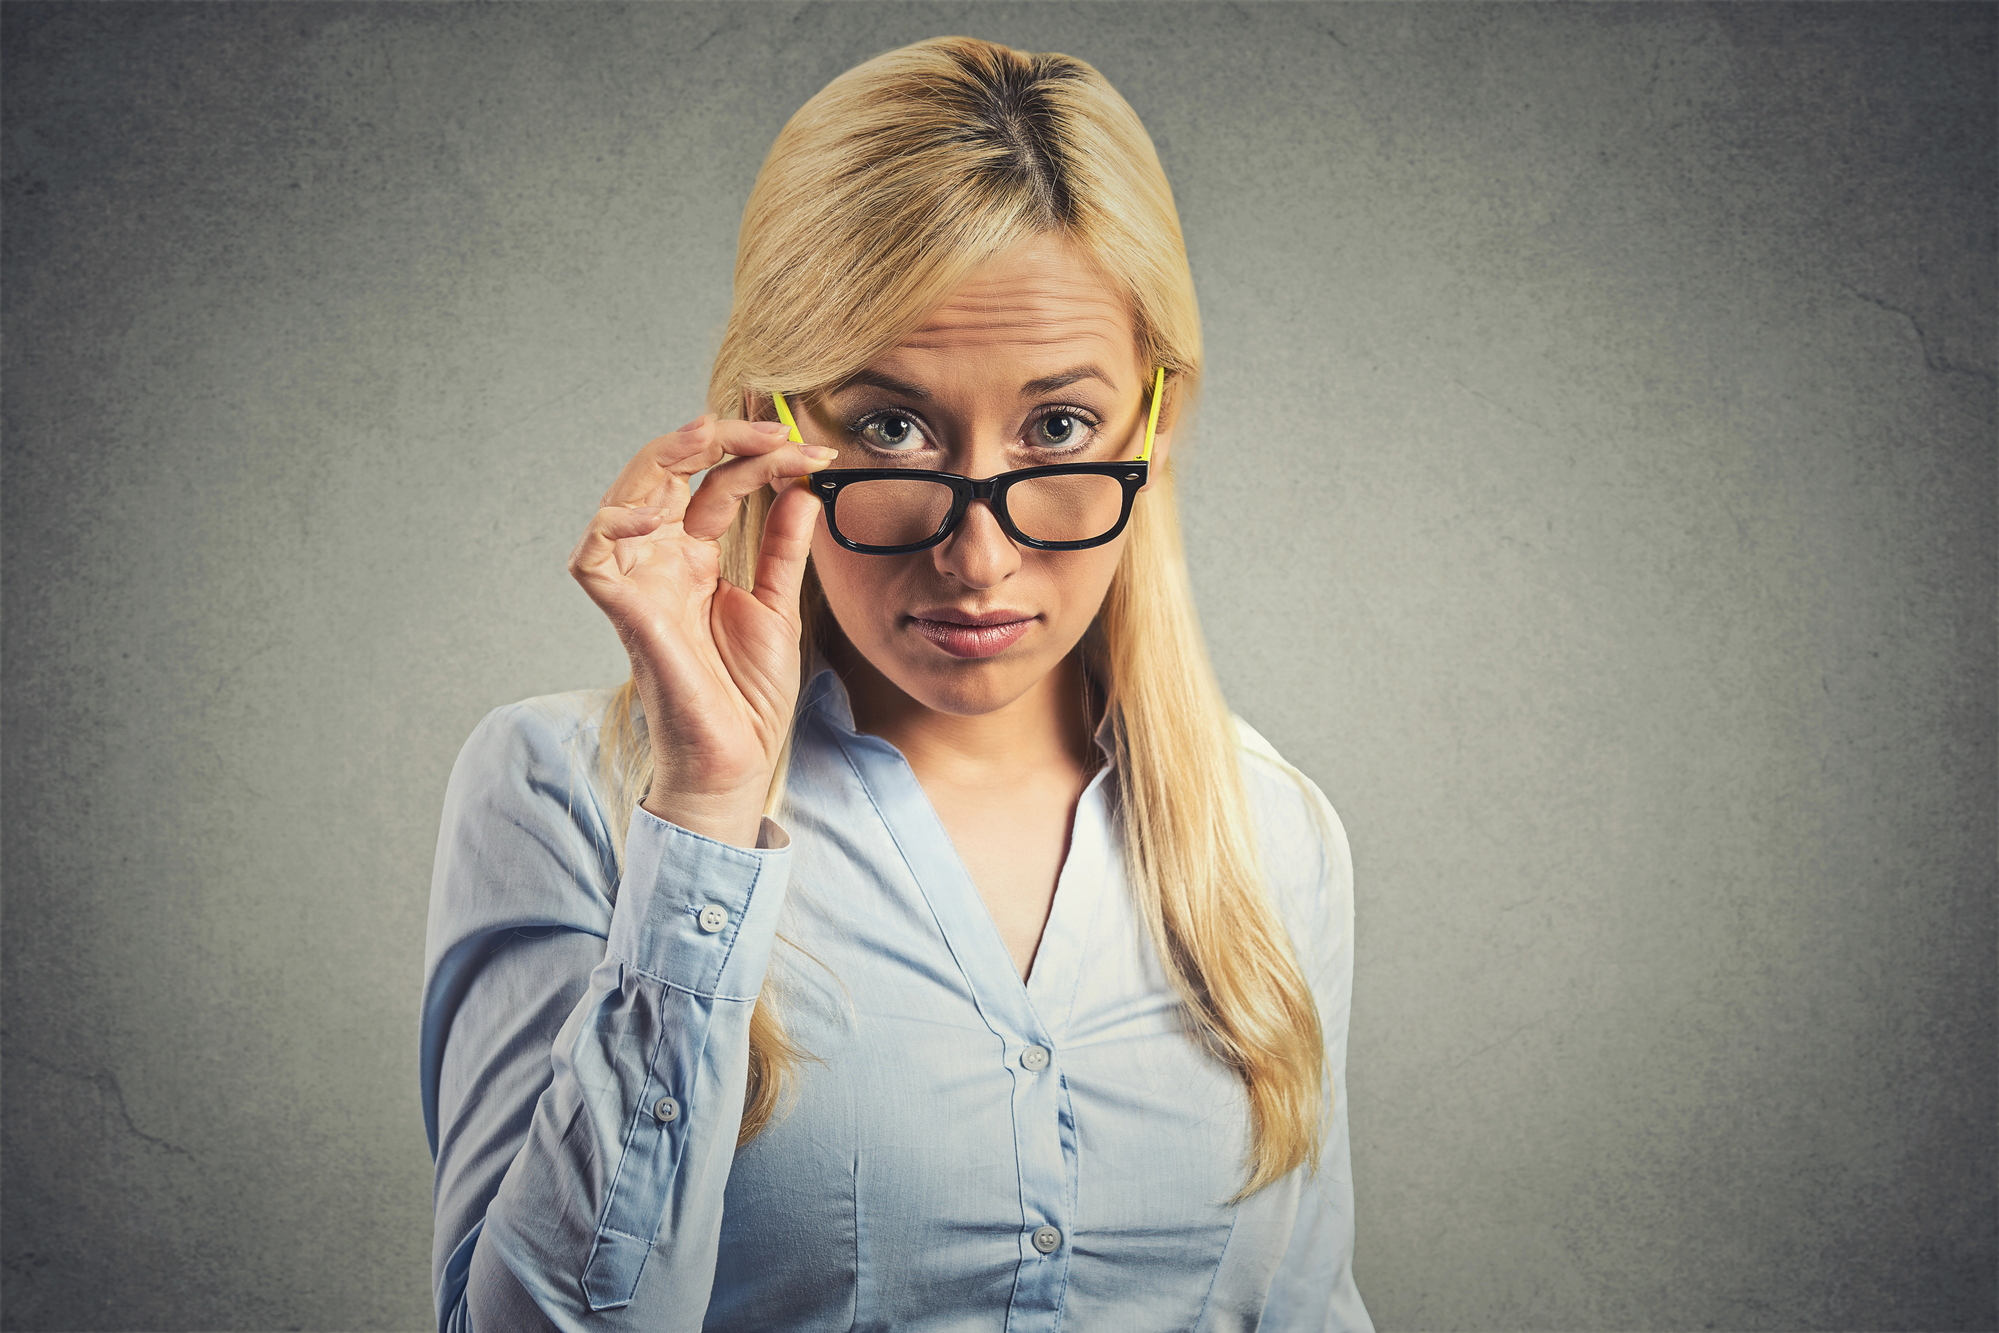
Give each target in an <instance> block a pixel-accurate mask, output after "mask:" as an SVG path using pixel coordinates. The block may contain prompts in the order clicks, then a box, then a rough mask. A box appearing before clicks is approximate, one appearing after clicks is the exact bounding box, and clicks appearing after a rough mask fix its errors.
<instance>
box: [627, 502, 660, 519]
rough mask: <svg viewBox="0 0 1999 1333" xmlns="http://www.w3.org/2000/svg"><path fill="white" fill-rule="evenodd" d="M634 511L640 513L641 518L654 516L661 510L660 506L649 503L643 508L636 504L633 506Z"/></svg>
mask: <svg viewBox="0 0 1999 1333" xmlns="http://www.w3.org/2000/svg"><path fill="white" fill-rule="evenodd" d="M632 512H633V513H634V514H636V515H638V516H639V517H640V518H652V517H654V516H655V515H657V514H658V513H659V512H660V506H658V505H648V506H646V507H644V508H641V507H639V506H637V505H634V506H632Z"/></svg>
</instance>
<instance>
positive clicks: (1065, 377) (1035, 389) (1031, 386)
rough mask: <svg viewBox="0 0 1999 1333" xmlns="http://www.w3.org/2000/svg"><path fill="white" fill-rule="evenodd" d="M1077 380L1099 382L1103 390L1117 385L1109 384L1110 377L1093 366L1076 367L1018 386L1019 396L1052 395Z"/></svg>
mask: <svg viewBox="0 0 1999 1333" xmlns="http://www.w3.org/2000/svg"><path fill="white" fill-rule="evenodd" d="M1078 380H1101V381H1103V384H1104V387H1105V388H1108V389H1115V388H1117V385H1115V384H1113V383H1111V378H1110V376H1108V375H1106V374H1104V372H1103V371H1101V370H1098V369H1097V368H1096V367H1095V366H1077V367H1076V368H1075V369H1074V370H1064V371H1062V372H1060V373H1058V374H1054V375H1044V376H1042V377H1041V378H1040V379H1038V380H1029V381H1028V382H1027V383H1025V384H1023V385H1021V386H1020V396H1021V397H1022V398H1033V397H1036V396H1037V395H1040V394H1044V393H1054V392H1055V391H1056V390H1057V389H1066V388H1068V387H1069V386H1070V385H1071V384H1074V383H1076V382H1077V381H1078Z"/></svg>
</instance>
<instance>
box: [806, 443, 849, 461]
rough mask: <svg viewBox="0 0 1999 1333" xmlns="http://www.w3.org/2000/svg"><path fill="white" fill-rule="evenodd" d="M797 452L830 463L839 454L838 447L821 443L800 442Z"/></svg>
mask: <svg viewBox="0 0 1999 1333" xmlns="http://www.w3.org/2000/svg"><path fill="white" fill-rule="evenodd" d="M798 452H799V453H801V454H804V455H805V456H806V457H807V458H816V459H818V460H819V461H820V462H822V463H830V462H832V461H833V460H834V459H836V458H838V457H839V456H840V451H839V450H838V449H834V448H830V447H828V446H826V445H823V444H801V445H799V446H798Z"/></svg>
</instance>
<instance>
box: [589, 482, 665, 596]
mask: <svg viewBox="0 0 1999 1333" xmlns="http://www.w3.org/2000/svg"><path fill="white" fill-rule="evenodd" d="M665 521H666V513H665V511H664V510H662V509H660V508H658V507H657V506H643V507H636V508H634V507H630V506H626V505H606V506H605V507H604V508H602V509H599V510H598V511H597V512H596V514H595V515H593V516H592V517H591V519H590V524H589V526H588V527H586V528H584V529H583V536H582V537H581V538H580V539H579V540H578V541H577V543H576V549H575V550H573V551H571V552H570V553H569V574H570V577H572V578H574V579H575V580H576V581H577V582H578V583H580V584H582V585H583V590H584V591H585V592H587V593H589V594H590V598H591V600H592V601H595V602H597V603H598V604H599V605H602V604H603V598H602V597H600V596H598V593H599V592H600V591H603V590H605V584H606V583H607V582H608V581H610V580H613V579H615V578H616V577H617V576H619V575H621V574H624V573H626V572H627V571H626V569H625V568H624V567H623V566H621V565H620V564H619V562H618V543H619V542H621V541H624V540H626V539H628V538H631V537H643V536H645V535H646V534H647V533H650V532H653V531H655V530H657V529H658V527H659V525H660V524H661V523H663V522H665Z"/></svg>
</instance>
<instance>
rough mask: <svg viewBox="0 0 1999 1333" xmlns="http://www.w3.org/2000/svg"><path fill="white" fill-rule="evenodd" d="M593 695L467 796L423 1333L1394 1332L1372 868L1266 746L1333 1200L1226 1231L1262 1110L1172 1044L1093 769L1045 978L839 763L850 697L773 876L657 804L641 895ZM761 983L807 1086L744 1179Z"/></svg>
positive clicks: (823, 731)
mask: <svg viewBox="0 0 1999 1333" xmlns="http://www.w3.org/2000/svg"><path fill="white" fill-rule="evenodd" d="M608 698H609V696H608V694H607V693H606V692H604V691H584V692H579V693H575V694H563V695H552V696H549V697H546V698H541V699H530V700H528V701H526V702H524V703H519V704H514V705H512V706H510V707H506V708H501V709H497V710H496V711H494V712H493V713H491V714H490V715H488V716H487V717H486V719H485V720H484V721H483V722H481V723H480V724H479V726H478V728H477V730H475V731H474V732H473V734H472V737H471V739H470V740H468V741H467V742H466V744H465V749H464V751H463V753H462V754H460V756H459V758H458V763H457V765H456V767H455V768H454V769H453V770H452V774H451V782H450V786H449V788H448V791H447V793H446V796H445V805H444V822H443V830H442V833H441V834H440V837H439V840H438V849H437V863H436V871H435V878H434V880H433V882H432V888H431V903H430V926H429V941H428V948H427V950H426V957H425V982H424V995H423V1018H422V1025H423V1026H422V1080H423V1110H424V1121H425V1127H426V1129H427V1131H428V1132H429V1135H430V1144H431V1150H432V1154H433V1156H434V1157H435V1159H436V1163H437V1182H436V1196H435V1206H436V1239H435V1246H434V1254H433V1276H434V1285H435V1294H436V1299H437V1309H438V1326H439V1328H440V1329H446V1330H464V1329H469V1328H471V1327H472V1323H473V1318H474V1316H475V1314H478V1315H483V1316H484V1323H483V1324H482V1326H481V1331H480V1333H502V1331H503V1330H511V1329H515V1328H533V1327H537V1326H545V1327H553V1328H557V1329H564V1330H570V1329H603V1330H613V1329H619V1330H622V1329H641V1328H643V1329H647V1330H669V1329H697V1328H706V1329H731V1330H734V1329H744V1330H748V1329H758V1330H762V1329H839V1330H844V1329H893V1330H898V1331H901V1330H910V1331H914V1330H973V1329H979V1330H1001V1329H1005V1330H1009V1333H1055V1331H1056V1330H1058V1329H1062V1328H1068V1329H1072V1330H1080V1331H1082V1333H1095V1331H1096V1330H1108V1331H1110V1333H1125V1331H1127V1330H1130V1331H1134V1333H1141V1331H1144V1330H1162V1331H1163V1330H1183V1329H1202V1330H1209V1329H1213V1330H1221V1329H1251V1328H1259V1327H1260V1328H1263V1329H1267V1330H1291V1329H1312V1330H1321V1329H1358V1330H1367V1329H1370V1328H1371V1325H1370V1323H1369V1320H1368V1316H1367V1311H1366V1309H1365V1307H1364V1306H1363V1305H1362V1303H1361V1299H1360V1295H1359V1293H1358V1292H1357V1291H1356V1290H1355V1287H1354V1281H1353V1271H1352V1258H1353V1245H1354V1231H1353V1186H1352V1173H1351V1167H1350V1158H1349V1154H1348V1144H1347V1103H1346V1044H1347V1013H1348V1006H1349V1000H1350V996H1351V992H1352V979H1353V890H1352V868H1351V861H1350V858H1349V855H1348V851H1347V845H1346V837H1345V834H1344V832H1343V831H1342V830H1341V828H1340V824H1339V820H1338V818H1337V817H1336V816H1335V815H1334V814H1333V812H1332V808H1331V807H1330V806H1329V805H1327V804H1326V803H1325V798H1324V797H1323V796H1321V795H1320V794H1319V793H1318V790H1317V788H1315V787H1313V786H1312V785H1311V784H1310V783H1309V782H1307V781H1306V780H1305V779H1303V778H1302V777H1300V776H1298V775H1297V773H1296V771H1295V770H1293V769H1291V768H1289V767H1288V766H1287V765H1285V764H1284V763H1283V761H1282V760H1281V759H1279V758H1278V757H1277V755H1276V752H1275V751H1274V750H1271V748H1270V747H1269V745H1268V744H1267V743H1265V742H1264V741H1263V739H1262V738H1261V737H1259V736H1257V735H1256V734H1255V733H1254V732H1252V731H1250V730H1249V729H1248V728H1247V727H1243V728H1242V737H1243V752H1242V768H1243V777H1244V783H1245V785H1246V787H1247V789H1248V793H1249V799H1250V805H1251V808H1252V810H1253V811H1254V813H1255V816H1256V820H1257V825H1258V830H1259V834H1260V847H1261V852H1262V856H1263V867H1264V870H1265V873H1266V875H1267V877H1268V879H1269V882H1270V887H1271V890H1272V892H1273V894H1274V897H1275V899H1276V901H1277V902H1278V904H1279V907H1280V910H1281V911H1282V912H1283V914H1284V917H1285V919H1286V922H1287V924H1288V925H1289V928H1290V930H1291V934H1292V938H1293V940H1294V943H1295V945H1296V947H1297V948H1298V950H1299V954H1300V961H1301V963H1302V964H1303V966H1304V969H1305V973H1306V976H1307V978H1308V980H1309V981H1310V983H1311V986H1312V989H1313V992H1314V994H1315V996H1316V998H1317V1000H1318V1004H1319V1012H1320V1018H1321V1022H1322V1024H1323V1026H1324V1030H1325V1036H1326V1042H1327V1058H1328V1062H1329V1065H1330V1068H1331V1070H1332V1096H1333V1106H1334V1113H1333V1116H1332V1119H1331V1122H1330V1130H1329V1133H1328V1135H1327V1139H1326V1145H1325V1153H1324V1158H1323V1160H1322V1162H1321V1164H1320V1167H1319V1170H1318V1173H1317V1174H1316V1175H1307V1174H1306V1173H1305V1172H1304V1171H1303V1170H1302V1169H1301V1170H1299V1171H1296V1172H1293V1173H1292V1174H1291V1175H1290V1176H1288V1177H1286V1178H1284V1179H1283V1180H1281V1181H1279V1182H1278V1183H1276V1184H1274V1185H1272V1186H1270V1187H1268V1188H1266V1189H1264V1190H1262V1191H1261V1192H1259V1193H1257V1194H1255V1195H1253V1196H1251V1197H1250V1198H1249V1199H1248V1200H1246V1201H1245V1202H1243V1203H1240V1204H1236V1205H1230V1204H1229V1203H1228V1199H1229V1197H1230V1196H1231V1195H1233V1194H1234V1193H1235V1192H1236V1191H1237V1190H1238V1189H1239V1188H1240V1187H1241V1185H1242V1184H1243V1182H1244V1181H1245V1179H1246V1178H1247V1169H1248V1168H1247V1151H1248V1146H1249V1130H1248V1113H1247V1102H1246V1099H1245V1097H1244V1093H1243V1089H1242V1086H1241V1083H1240V1081H1239V1080H1238V1079H1237V1078H1236V1077H1235V1075H1234V1074H1233V1073H1231V1072H1230V1071H1229V1069H1228V1068H1227V1067H1226V1066H1224V1065H1223V1064H1222V1063H1220V1062H1219V1061H1218V1060H1216V1059H1215V1058H1214V1057H1213V1056H1212V1055H1211V1054H1209V1053H1208V1052H1207V1051H1205V1050H1204V1049H1203V1048H1202V1047H1201V1046H1199V1045H1197V1044H1196V1043H1195V1042H1194V1041H1193V1040H1191V1039H1190V1038H1189V1036H1188V1032H1187V1023H1186V1019H1185V1016H1184V1014H1183V1012H1182V1007H1181V1005H1180V1002H1179V1000H1178V998H1177V997H1176V996H1175V995H1174V993H1173V989H1172V987H1171V986H1170V984H1169V983H1168V982H1167V980H1166V977H1165V975H1164V974H1163V972H1162V971H1161V968H1160V965H1159V960H1158V957H1157V955H1156V953H1155V951H1154V949H1153V946H1152V941H1151V937H1150V935H1149V934H1148V932H1147V930H1146V927H1145V924H1144V921H1143V918H1142V917H1141V916H1140V914H1139V910H1138V908H1137V905H1136V904H1135V903H1133V902H1132V901H1131V897H1130V895H1129V893H1128V892H1127V890H1126V881H1125V877H1124V869H1123V861H1122V857H1121V854H1120V851H1119V847H1120V843H1119V834H1118V825H1117V820H1116V814H1115V808H1114V807H1115V802H1114V799H1113V790H1112V788H1109V787H1107V785H1106V784H1107V783H1114V781H1115V779H1114V778H1113V777H1112V776H1111V770H1110V769H1109V768H1108V767H1106V768H1104V769H1103V770H1100V771H1099V773H1098V774H1097V776H1096V778H1095V779H1094V780H1092V781H1091V783H1090V784H1089V786H1088V788H1087V789H1085V791H1084V793H1083V796H1082V799H1081V801H1080V803H1079V804H1078V806H1077V809H1076V817H1075V824H1074V831H1073V833H1072V835H1071V840H1070V846H1069V852H1068V857H1067V860H1066V861H1065V862H1064V864H1063V867H1062V872H1061V877H1060V879H1059V880H1058V882H1057V887H1056V893H1055V899H1054V905H1053V908H1052V910H1051V913H1050V916H1049V919H1048V924H1047V928H1046V930H1045V931H1044V933H1043V935H1042V939H1041V944H1040V948H1039V951H1038V952H1037V953H1036V955H1035V958H1034V965H1033V968H1032V971H1031V972H1030V974H1029V977H1028V979H1027V981H1026V982H1025V983H1023V982H1022V981H1021V979H1020V974H1019V972H1018V971H1017V970H1016V969H1015V967H1014V964H1013V960H1012V959H1011V957H1010V956H1009V955H1008V953H1007V950H1006V946H1005V945H1004V944H1003V943H1002V941H1001V939H1000V935H999V932H998V930H997V928H996V927H995V926H994V924H993V921H992V918H991V917H990V916H989V915H988V913H987V911H986V908H985V904H984V901H983V900H982V899H981V898H980V896H979V892H978V889H977V887H976V886H975V885H974V884H973V882H972V880H971V877H970V876H969V874H968V873H967V872H966V870H965V867H964V864H963V863H962V862H961V861H960V860H959V858H958V855H957V853H956V852H955V850H954V849H953V847H952V845H951V841H950V838H949V836H948V834H947V833H946V832H945V830H944V827H943V824H942V823H941V822H940V821H939V819H938V817H937V814H936V812H935V810H934V809H933V808H932V807H931V805H930V802H929V800H928V799H927V798H926V797H925V796H924V794H923V789H922V787H921V786H919V785H918V783H917V780H916V777H915V775H914V774H913V773H912V772H911V771H910V768H909V765H908V764H907V763H906V762H905V761H904V759H903V757H902V755H901V754H900V753H899V752H898V751H897V750H896V749H895V748H894V747H893V746H891V745H890V744H888V743H887V742H886V741H883V740H881V739H879V738H877V737H874V736H867V735H862V734H859V733H857V732H856V731H855V729H854V723H853V715H852V713H851V711H850V709H849V706H848V702H847V696H846V692H845V690H844V688H843V687H842V686H841V684H840V682H839V679H838V678H837V677H836V676H835V675H834V674H833V673H832V672H831V671H824V670H822V671H820V672H819V673H817V674H816V675H815V676H814V677H813V678H812V680H811V681H810V682H809V683H808V684H807V686H806V689H805V691H804V695H803V699H802V703H801V707H800V711H799V717H798V722H797V726H796V730H795V733H794V742H793V751H792V759H791V768H790V772H789V778H788V788H787V796H786V804H785V807H784V810H783V827H782V828H780V827H779V826H778V825H777V824H775V823H772V822H770V821H766V822H765V824H764V834H763V837H762V838H761V839H760V840H759V841H760V843H761V844H762V846H761V847H760V848H759V849H756V850H750V849H743V848H737V847H730V846H725V845H723V844H721V843H717V842H713V841H710V840H708V839H706V838H703V837H700V836H698V835H696V834H693V833H690V832H687V831H686V830H683V829H680V828H678V827H676V826H674V825H672V824H669V823H666V822H664V821H662V820H659V819H656V818H654V817H653V816H652V815H650V814H648V813H646V812H645V811H644V810H638V811H636V812H635V813H634V814H633V816H632V820H631V828H630V833H629V835H628V836H627V839H626V842H625V869H624V874H623V876H622V877H620V875H619V873H618V869H617V862H616V858H615V856H614V852H613V846H612V840H611V833H610V828H611V820H610V818H609V816H608V813H607V810H606V802H605V796H604V793H603V791H602V790H601V788H600V785H599V780H598V725H599V720H600V718H601V717H602V715H603V711H604V707H605V705H606V702H607V700H608ZM767 978H768V980H769V981H770V982H771V983H773V993H774V994H775V995H776V997H777V1002H778V1005H779V1010H778V1012H779V1013H781V1015H782V1017H783V1021H784V1024H785V1027H786V1030H787V1032H788V1033H789V1034H790V1036H791V1037H792V1039H793V1040H794V1041H796V1042H797V1043H798V1044H799V1045H800V1046H802V1047H803V1048H804V1049H805V1051H806V1052H808V1053H809V1058H807V1059H806V1060H805V1061H804V1062H803V1063H801V1064H800V1066H799V1067H798V1071H797V1077H796V1080H795V1083H794V1088H795V1093H794V1096H793V1098H792V1100H791V1101H790V1102H789V1104H788V1105H787V1106H786V1107H785V1108H784V1109H783V1110H782V1111H781V1112H780V1114H779V1117H778V1118H777V1119H776V1120H775V1121H774V1122H773V1123H772V1124H771V1125H770V1126H769V1127H768V1128H766V1129H765V1130H764V1132H763V1133H762V1134H761V1135H759V1136H758V1137H757V1138H756V1139H754V1140H753V1141H752V1142H751V1143H750V1144H749V1145H747V1146H746V1147H744V1148H743V1149H742V1150H741V1151H740V1152H739V1151H737V1148H736V1135H737V1130H738V1128H739V1126H740V1123H741V1116H742V1105H743V1097H744V1087H745V1082H746V1069H747V1052H748V1048H749V1020H750V1011H751V1003H752V1001H753V1000H754V999H755V998H756V996H757V995H758V993H759V991H760V990H761V989H763V988H764V986H765V983H766V979H767ZM488 1312H491V1313H488ZM1259 1321H1261V1322H1259Z"/></svg>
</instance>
